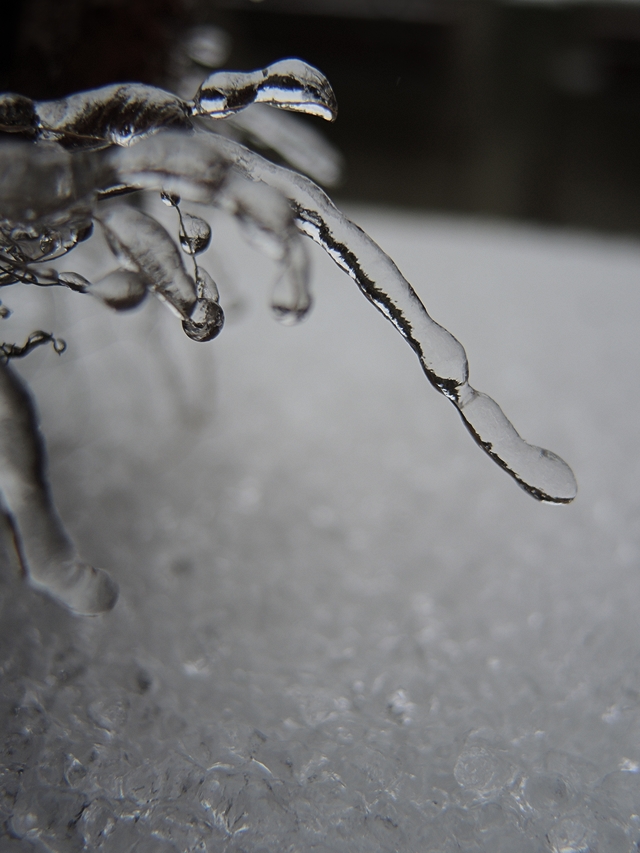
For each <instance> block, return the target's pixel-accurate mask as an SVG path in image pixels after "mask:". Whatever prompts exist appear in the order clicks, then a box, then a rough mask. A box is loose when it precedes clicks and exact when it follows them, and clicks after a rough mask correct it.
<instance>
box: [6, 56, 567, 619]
mask: <svg viewBox="0 0 640 853" xmlns="http://www.w3.org/2000/svg"><path fill="white" fill-rule="evenodd" d="M255 104H261V105H269V106H271V107H279V108H281V109H285V110H289V111H293V112H302V113H308V114H310V115H315V116H320V117H322V118H324V119H327V120H330V121H332V120H334V119H335V118H336V115H337V106H336V100H335V96H334V94H333V91H332V90H331V86H330V85H329V83H328V81H327V80H326V79H325V78H324V76H323V75H322V74H321V73H320V72H319V71H318V70H317V69H315V68H313V67H312V66H309V65H307V64H306V63H304V62H302V61H301V60H298V59H286V60H283V61H281V62H276V63H274V64H273V65H270V66H269V67H267V68H265V69H263V70H259V71H253V72H230V71H215V72H213V73H212V74H210V75H209V76H208V77H207V78H206V80H205V81H204V82H203V83H202V85H201V86H200V87H199V89H198V91H197V92H196V95H195V97H194V98H193V100H191V101H189V100H185V99H183V98H180V97H178V96H177V95H174V94H172V93H170V92H165V91H163V90H161V89H157V88H155V87H151V86H146V85H142V84H132V83H129V84H117V85H112V86H106V87H104V88H102V89H98V90H95V91H90V92H81V93H78V94H75V95H70V96H69V97H67V98H63V99H60V100H57V101H41V102H34V101H31V100H30V99H29V98H26V97H24V96H21V95H16V94H5V95H2V96H0V130H2V131H4V132H5V133H7V134H12V135H13V136H14V139H13V140H11V141H5V142H4V143H3V144H2V145H1V146H0V240H1V244H0V285H9V284H13V283H14V282H23V283H27V284H33V285H39V286H55V285H58V286H66V287H69V288H71V289H72V290H75V291H77V292H80V293H85V294H90V295H93V296H94V297H95V298H98V299H100V300H101V301H103V302H104V303H105V304H107V305H109V306H110V307H113V308H115V309H117V310H125V309H128V308H131V307H134V306H135V305H137V304H139V303H140V302H141V301H142V300H143V299H144V298H145V296H146V294H147V293H148V292H152V293H154V294H155V295H156V296H157V297H158V298H160V299H161V300H163V301H164V302H165V303H166V304H167V305H168V306H169V308H170V309H171V310H172V311H173V312H174V313H175V314H176V315H177V316H178V317H179V318H180V319H181V321H182V325H183V328H184V331H185V332H186V334H187V335H188V336H189V337H190V338H192V339H193V340H196V341H208V340H211V339H212V338H214V337H215V336H216V335H217V334H218V333H219V332H220V330H221V328H222V325H223V322H224V313H223V310H222V307H221V306H220V304H219V294H218V289H217V286H216V284H215V282H214V281H213V279H212V278H211V276H210V275H209V273H208V272H207V271H206V270H204V269H203V268H201V267H200V266H199V265H198V263H197V260H196V259H197V256H198V255H199V254H201V253H202V252H203V251H204V250H205V249H206V248H207V247H208V245H209V243H210V241H211V228H210V226H209V224H208V223H207V222H206V221H205V220H204V219H203V218H202V217H200V216H196V215H194V214H192V213H189V212H186V211H183V209H182V207H181V203H182V200H186V201H188V202H194V203H199V204H204V205H209V206H216V207H219V208H221V209H223V210H225V211H226V212H228V213H229V214H230V215H232V216H234V217H235V218H236V219H237V220H238V222H239V223H240V225H241V227H242V228H243V230H244V232H245V234H246V236H247V238H248V239H249V240H250V241H251V242H252V243H253V244H254V245H256V246H257V247H258V248H259V249H260V250H261V251H263V252H265V253H266V254H267V255H269V256H270V257H271V258H273V259H274V260H276V261H277V262H278V263H279V264H280V274H279V275H278V279H277V281H276V283H275V285H274V288H273V294H272V300H271V304H272V309H273V312H274V314H275V316H276V317H277V318H278V319H279V320H281V321H282V322H284V323H295V322H297V321H299V320H300V319H302V318H303V317H304V316H305V315H306V314H307V313H308V311H309V309H310V307H311V304H312V297H311V293H310V290H309V261H308V256H307V252H306V249H305V246H304V241H303V239H302V236H303V235H304V236H307V237H309V238H311V239H312V240H313V241H314V242H316V243H317V244H319V245H320V246H322V248H323V249H324V250H325V251H326V252H327V253H328V254H329V255H330V256H331V258H332V259H333V260H334V261H335V262H336V263H337V264H338V265H339V266H340V267H341V268H342V269H343V270H344V271H345V272H346V273H347V274H348V275H349V276H350V277H351V278H352V279H353V280H354V281H355V282H356V284H357V285H358V287H359V288H360V290H361V291H362V293H363V294H364V296H366V298H367V299H368V300H369V301H370V302H372V303H373V305H374V306H375V307H376V308H377V309H378V310H379V311H380V312H381V313H382V314H383V315H384V316H385V317H387V319H388V320H390V322H391V323H392V324H393V325H394V326H395V327H396V328H397V329H398V331H399V332H400V333H401V334H402V336H403V337H404V338H405V339H406V340H407V342H408V343H409V345H410V346H411V347H412V349H413V350H414V351H415V352H416V354H417V356H418V358H419V360H420V363H421V365H422V368H423V370H424V372H425V374H426V376H427V378H428V379H429V381H430V382H431V384H432V385H433V386H434V387H435V388H436V389H437V390H438V391H440V393H442V394H444V395H445V396H446V397H447V398H448V399H449V400H451V402H452V403H453V404H454V405H455V406H456V408H457V409H458V411H459V413H460V415H461V417H462V419H463V421H464V423H465V425H466V426H467V428H468V430H469V431H470V433H471V434H472V435H473V437H474V439H475V440H476V442H477V443H478V444H479V446H480V447H482V449H483V450H485V451H486V453H488V454H489V456H491V458H492V459H494V461H495V462H497V463H498V465H500V466H501V467H502V468H504V470H505V471H507V472H508V473H509V474H510V475H511V476H512V477H513V478H514V479H515V480H516V482H517V483H519V485H520V486H522V487H523V488H524V489H525V490H526V491H527V492H528V493H529V494H531V495H533V496H534V497H535V498H537V499H539V500H542V501H548V502H552V503H568V502H570V501H571V500H573V498H574V497H575V495H576V490H577V487H576V481H575V478H574V476H573V473H572V471H571V469H570V468H569V467H568V465H567V464H566V463H565V462H563V460H562V459H560V458H559V457H558V456H556V455H555V454H553V453H551V452H550V451H547V450H544V449H542V448H540V447H536V446H534V445H530V444H528V443H527V442H525V441H524V440H523V439H522V438H521V437H520V436H519V435H518V433H517V432H516V430H515V429H514V427H513V426H512V425H511V423H510V422H509V421H508V419H507V418H506V417H505V415H504V414H503V412H502V410H501V409H500V407H499V406H498V405H497V403H495V402H494V401H493V400H492V399H491V398H490V397H488V396H486V395H485V394H482V393H480V392H478V391H476V390H475V389H473V388H472V387H471V385H469V382H468V364H467V358H466V354H465V351H464V349H463V347H462V345H461V344H460V343H459V341H457V340H456V339H455V338H454V337H453V336H452V335H451V334H450V333H449V332H448V331H447V330H446V329H444V328H443V327H442V326H440V325H438V323H436V322H435V321H434V320H433V319H432V318H431V317H430V316H429V314H428V313H427V311H426V309H425V307H424V306H423V304H422V302H421V301H420V299H419V298H418V296H417V294H416V293H415V291H414V290H413V288H412V287H411V285H410V284H409V282H408V281H407V280H406V279H405V278H404V277H403V276H402V274H401V273H400V271H399V270H398V268H397V267H396V265H395V264H394V263H393V261H392V260H391V259H390V258H389V257H388V256H387V255H386V254H385V253H384V252H383V251H382V249H381V248H380V247H379V246H378V245H377V244H376V243H374V242H373V240H371V238H369V237H368V236H367V235H366V234H365V233H364V232H363V231H362V230H361V229H360V228H358V226H357V225H355V224H354V223H352V222H350V221H349V220H348V219H347V218H346V217H345V216H344V215H343V214H342V213H341V212H340V211H339V210H338V209H337V208H336V207H335V205H334V204H333V203H332V202H331V200H330V199H329V198H328V197H327V195H326V194H325V193H324V192H323V191H322V190H321V189H320V188H319V187H318V186H316V184H314V183H313V182H312V181H311V180H310V179H309V178H307V177H305V176H304V175H302V174H299V173H297V172H293V171H290V170H288V169H285V168H283V167H280V166H277V165H275V164H273V163H272V162H270V161H268V160H266V159H264V158H263V157H261V156H259V155H257V154H256V153H254V152H253V151H252V150H250V149H248V148H246V147H244V146H243V145H241V144H239V143H238V142H236V141H234V140H233V139H230V138H228V134H227V135H221V134H220V133H216V132H215V124H214V123H212V122H210V121H209V120H210V119H222V118H227V117H231V118H230V121H231V126H232V128H233V122H234V121H235V122H236V125H235V126H236V128H240V129H241V130H244V132H245V133H247V134H248V135H249V136H250V137H251V136H252V137H253V138H255V139H257V140H258V141H262V142H263V143H264V144H265V145H266V146H267V147H270V148H271V149H272V150H276V151H277V152H278V153H279V154H280V155H281V156H282V157H283V158H284V159H285V160H288V161H290V162H293V163H294V164H297V165H298V166H305V162H306V168H307V171H308V172H311V173H312V174H314V173H315V174H316V176H318V173H320V175H319V176H320V177H322V173H323V174H324V180H325V182H327V183H331V181H332V180H334V179H335V178H336V163H335V161H334V162H333V164H332V162H331V158H330V157H328V156H325V157H324V160H323V158H322V156H320V157H319V163H318V164H316V166H315V168H314V163H313V162H312V161H313V160H314V159H315V158H314V157H307V160H306V161H305V158H304V157H303V156H301V153H300V152H301V151H303V150H304V148H305V139H308V134H309V130H308V128H305V129H304V132H303V133H302V135H301V137H300V138H298V139H296V138H295V137H296V128H295V126H293V127H292V128H290V129H289V130H288V131H287V132H286V133H284V134H278V133H277V132H276V131H275V130H274V127H275V125H274V122H273V120H272V118H273V117H272V116H271V114H269V116H270V117H269V118H268V119H267V113H264V112H263V113H259V112H256V111H255V110H256V109H257V108H254V113H253V118H250V119H249V120H247V121H244V122H243V120H242V118H239V119H237V118H235V119H234V118H233V117H234V116H238V114H239V113H240V112H241V111H242V110H244V109H246V108H247V107H252V105H255ZM260 109H262V110H264V109H266V107H264V106H263V107H261V108H260ZM246 115H247V116H251V113H250V112H248V113H247V114H246ZM223 127H224V125H223ZM286 140H288V141H286ZM307 147H308V146H307ZM278 149H281V150H278ZM316 149H317V150H318V151H320V152H321V151H322V146H321V144H318V145H316ZM332 166H333V170H332ZM145 190H146V191H155V192H160V193H161V195H162V198H163V200H164V201H165V202H166V203H167V204H169V205H170V206H172V207H173V208H175V210H176V212H177V217H178V222H177V225H178V229H177V230H178V240H177V241H176V240H174V239H173V238H172V236H171V235H170V234H169V233H168V232H167V231H166V229H165V228H164V227H162V226H161V225H160V224H159V223H158V222H157V221H156V220H155V219H154V218H153V217H152V216H150V215H148V214H147V213H144V212H143V211H142V210H139V209H138V208H136V207H134V206H132V205H130V204H128V203H127V199H126V194H128V193H130V192H135V191H145ZM123 195H124V196H125V197H124V198H122V197H121V196H123ZM95 222H97V223H99V225H100V227H101V228H102V230H103V232H104V234H105V237H106V239H107V242H108V244H109V247H110V249H111V251H112V253H113V255H114V258H115V259H116V262H117V264H118V266H117V268H116V269H115V270H113V271H112V272H111V273H109V274H108V275H106V276H104V277H102V278H101V279H100V280H98V281H96V282H90V281H88V280H87V279H86V278H84V277H83V276H80V275H79V274H77V273H74V272H72V271H67V272H59V271H57V270H56V269H54V268H52V267H46V266H38V265H39V264H43V263H44V262H47V261H51V260H54V259H56V258H58V257H60V256H62V255H64V254H66V253H67V252H69V251H70V250H71V249H73V248H74V247H75V246H76V245H77V244H78V243H80V242H82V241H83V240H86V239H88V238H89V237H90V236H91V233H92V230H93V227H94V223H95ZM180 248H182V252H183V253H184V254H186V255H187V256H188V258H189V259H190V264H191V265H192V267H193V270H192V272H190V271H188V270H187V268H186V267H185V264H184V261H183V254H182V253H181V251H180ZM7 310H8V309H6V308H4V306H3V312H2V313H3V315H4V316H6V314H7ZM42 334H47V333H42ZM5 346H11V345H5ZM11 354H13V355H17V354H19V353H18V351H17V350H16V351H15V352H13V353H11V352H9V350H5V357H10V355H11ZM2 389H3V390H2V394H3V400H4V406H3V412H4V421H3V424H4V426H3V442H4V448H5V450H4V453H5V467H4V473H3V474H2V477H3V479H2V493H3V496H4V500H5V503H6V507H5V511H6V513H7V514H8V516H9V517H10V518H11V519H12V524H13V529H14V531H15V534H16V541H17V542H18V544H19V548H20V553H21V555H22V557H23V562H24V565H25V567H28V575H29V577H30V579H31V581H32V583H34V584H35V585H36V586H39V587H41V588H45V589H47V590H48V591H49V592H50V593H51V594H52V595H54V596H55V597H57V598H58V599H59V600H62V601H64V602H65V603H66V604H67V605H68V606H69V607H70V608H71V609H73V610H76V611H78V612H95V611H97V610H100V609H106V608H108V607H110V606H112V604H113V603H114V601H115V590H114V587H113V586H110V585H109V583H110V582H109V581H107V580H105V578H106V576H105V575H104V574H102V573H100V572H99V571H96V570H94V569H92V568H91V567H87V566H85V565H84V564H83V563H81V562H79V560H78V558H77V556H76V555H75V552H74V550H73V546H72V545H71V543H70V540H69V539H68V537H67V536H66V534H65V533H64V531H63V529H62V526H61V524H60V522H59V520H58V519H57V516H56V515H55V510H54V509H53V506H52V504H51V500H50V497H49V494H48V491H47V487H46V480H45V477H44V473H43V467H42V443H41V439H40V438H39V434H38V432H37V426H36V421H35V416H34V415H33V410H32V408H31V407H30V403H29V400H28V395H27V393H26V391H25V390H24V389H23V388H22V387H21V386H20V383H19V382H18V380H17V379H16V378H15V376H14V375H13V373H12V372H11V371H10V369H9V368H8V367H6V366H5V367H3V373H2ZM20 436H21V437H20ZM11 442H15V443H16V447H21V448H23V449H22V450H21V452H20V453H18V454H15V455H14V456H13V457H12V456H11V453H10V451H9V447H10V445H11ZM10 459H13V461H12V462H10V461H9V460H10Z"/></svg>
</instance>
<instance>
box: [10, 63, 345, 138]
mask: <svg viewBox="0 0 640 853" xmlns="http://www.w3.org/2000/svg"><path fill="white" fill-rule="evenodd" d="M253 103H266V104H270V105H271V106H274V107H279V108H280V109H284V110H292V111H294V112H303V113H308V114H310V115H316V116H320V117H321V118H325V119H327V120H329V121H333V119H335V117H336V115H337V105H336V99H335V95H334V94H333V90H332V89H331V86H330V84H329V82H328V80H327V79H326V77H325V76H324V75H323V74H321V72H320V71H318V70H317V69H316V68H314V67H313V66H311V65H308V64H307V63H306V62H302V60H300V59H283V60H281V61H280V62H276V63H274V64H273V65H270V66H268V67H267V68H264V69H261V70H259V71H247V72H243V71H217V72H214V73H213V74H211V75H209V77H207V79H206V80H205V81H204V83H203V84H202V86H201V87H200V88H199V89H198V91H197V92H196V95H195V97H194V99H193V100H191V101H189V100H184V99H183V98H180V97H178V95H174V94H172V93H171V92H165V91H164V90H163V89H159V88H157V87H155V86H147V85H144V84H142V83H118V84H114V85H111V86H103V87H102V88H100V89H92V90H90V91H87V92H78V93H77V94H74V95H69V96H68V97H66V98H59V99H57V100H54V101H32V100H31V99H30V98H27V97H25V96H24V95H16V94H14V93H11V92H9V93H6V94H2V95H0V131H4V132H5V133H15V134H20V135H21V136H23V137H26V138H29V139H34V140H37V141H45V140H49V141H54V142H58V143H59V144H60V145H62V146H64V147H65V148H69V149H75V150H78V149H91V148H104V147H108V146H110V145H130V144H131V143H132V142H135V141H136V140H138V139H141V138H143V137H145V136H146V135H148V134H150V133H155V132H156V131H158V130H160V129H161V128H174V129H176V128H182V129H189V128H192V127H193V121H192V117H194V116H206V117H209V118H224V117H225V116H227V115H232V114H234V113H237V112H238V111H239V110H242V109H244V108H245V107H248V106H249V105H250V104H253Z"/></svg>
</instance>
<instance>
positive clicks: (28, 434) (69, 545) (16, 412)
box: [0, 363, 118, 615]
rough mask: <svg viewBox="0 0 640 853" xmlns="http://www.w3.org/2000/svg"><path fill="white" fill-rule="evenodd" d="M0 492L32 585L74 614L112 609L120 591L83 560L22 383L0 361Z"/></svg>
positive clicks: (21, 558)
mask: <svg viewBox="0 0 640 853" xmlns="http://www.w3.org/2000/svg"><path fill="white" fill-rule="evenodd" d="M0 492H1V494H2V501H3V507H2V509H3V512H4V514H5V516H6V518H7V519H8V521H9V524H10V527H11V530H12V532H13V535H14V539H15V545H16V551H17V554H18V556H19V559H20V562H21V564H22V567H23V570H24V572H25V574H26V576H27V577H28V579H29V581H30V583H31V584H32V586H34V587H35V588H36V589H41V590H44V591H45V592H47V593H48V594H49V595H51V596H53V597H54V598H56V599H57V600H58V601H60V602H61V603H62V604H64V605H65V606H66V607H68V608H69V609H70V610H72V611H73V612H75V613H80V614H83V615H89V614H94V613H101V612H103V611H105V610H110V609H111V608H112V607H113V605H114V604H115V602H116V599H117V596H118V588H117V586H116V584H115V582H114V581H113V580H112V579H111V578H110V577H109V575H108V574H107V573H106V572H105V571H103V570H102V569H95V568H93V567H92V566H89V565H88V564H87V563H85V562H83V561H82V560H81V559H80V557H79V556H78V554H77V552H76V549H75V546H74V544H73V542H72V541H71V539H70V538H69V536H68V535H67V533H66V531H65V530H64V527H63V526H62V522H61V521H60V519H59V517H58V514H57V512H56V509H55V507H54V505H53V501H52V499H51V493H50V489H49V485H48V482H47V478H46V473H45V458H44V443H43V441H42V437H41V435H40V431H39V429H38V423H37V420H36V416H35V412H34V408H33V404H32V402H31V398H30V396H29V393H28V391H27V389H26V388H25V387H24V384H23V383H22V382H21V380H20V379H19V378H18V376H17V375H16V374H15V373H14V371H13V370H11V368H10V367H9V366H8V365H7V364H1V363H0Z"/></svg>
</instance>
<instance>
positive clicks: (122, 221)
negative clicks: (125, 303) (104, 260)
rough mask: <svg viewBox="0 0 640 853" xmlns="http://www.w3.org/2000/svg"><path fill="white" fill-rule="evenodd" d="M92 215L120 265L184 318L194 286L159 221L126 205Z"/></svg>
mask: <svg viewBox="0 0 640 853" xmlns="http://www.w3.org/2000/svg"><path fill="white" fill-rule="evenodd" d="M96 218H97V219H98V221H99V222H100V224H101V225H102V227H103V228H104V232H105V235H106V237H107V242H108V243H109V246H110V247H111V250H112V251H113V253H114V254H115V256H116V257H117V258H118V259H119V261H120V264H121V266H122V267H123V268H124V269H128V270H131V271H132V272H136V273H138V274H140V275H141V276H142V278H143V279H144V281H145V282H146V284H147V287H149V289H150V290H152V291H153V292H154V293H156V294H157V295H158V296H159V297H160V298H161V299H163V300H165V301H166V302H167V303H168V305H169V306H170V307H171V308H173V309H174V311H175V312H176V314H177V315H178V316H179V317H181V318H182V319H183V320H188V319H189V317H190V316H191V312H192V310H193V308H194V306H195V304H196V289H195V286H194V283H193V281H192V280H191V278H190V277H189V276H188V275H187V273H186V271H185V268H184V265H183V263H182V257H181V255H180V250H179V249H178V247H177V246H176V244H175V243H174V242H173V240H172V239H171V237H170V236H169V234H168V233H167V231H166V230H165V229H164V228H163V227H162V225H160V223H159V222H156V220H155V219H153V218H152V217H151V216H148V215H147V214H146V213H142V212H141V211H140V210H136V209H135V208H133V207H129V206H127V205H119V206H116V207H111V208H109V209H108V210H104V211H101V212H100V215H99V216H98V217H96Z"/></svg>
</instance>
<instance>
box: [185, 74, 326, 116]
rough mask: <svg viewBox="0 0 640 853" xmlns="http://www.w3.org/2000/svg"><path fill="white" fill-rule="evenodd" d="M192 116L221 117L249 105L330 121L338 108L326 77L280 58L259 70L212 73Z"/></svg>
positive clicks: (196, 98)
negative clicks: (268, 107) (278, 108)
mask: <svg viewBox="0 0 640 853" xmlns="http://www.w3.org/2000/svg"><path fill="white" fill-rule="evenodd" d="M193 101H194V108H193V111H194V115H207V116H211V117H213V118H224V117H225V116H229V115H232V114H233V113H236V112H238V110H242V109H244V108H245V107H248V106H249V105H250V104H254V103H256V104H257V103H262V104H270V105H271V106H274V107H280V109H285V110H292V111H294V112H301V113H308V114H309V115H315V116H320V117H321V118H324V119H326V120H327V121H334V120H335V118H336V117H337V115H338V105H337V103H336V98H335V95H334V94H333V90H332V88H331V86H330V84H329V81H328V80H327V78H326V77H325V76H324V75H323V74H321V73H320V71H318V69H317V68H314V67H313V66H311V65H307V63H306V62H302V60H300V59H283V60H281V61H280V62H275V63H273V65H269V66H267V67H266V68H264V69H263V70H261V71H246V72H244V71H216V72H214V73H213V74H210V75H209V77H207V79H206V80H205V81H204V83H203V84H202V86H201V87H200V89H199V90H198V92H197V93H196V96H195V98H194V99H193Z"/></svg>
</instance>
